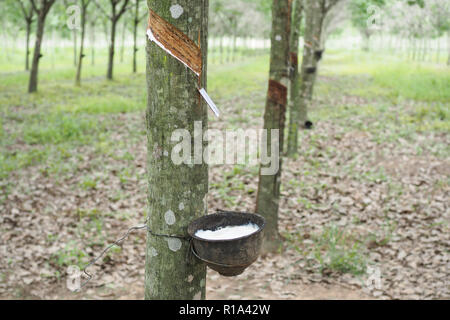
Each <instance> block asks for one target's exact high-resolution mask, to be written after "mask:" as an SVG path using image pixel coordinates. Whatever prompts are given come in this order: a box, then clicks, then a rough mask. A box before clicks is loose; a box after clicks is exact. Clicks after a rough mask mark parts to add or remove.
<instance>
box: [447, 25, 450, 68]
mask: <svg viewBox="0 0 450 320" xmlns="http://www.w3.org/2000/svg"><path fill="white" fill-rule="evenodd" d="M447 51H448V56H447V65H448V66H450V31H447Z"/></svg>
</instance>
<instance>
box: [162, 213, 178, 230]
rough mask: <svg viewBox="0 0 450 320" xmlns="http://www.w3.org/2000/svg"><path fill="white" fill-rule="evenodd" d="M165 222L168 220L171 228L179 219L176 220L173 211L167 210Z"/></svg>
mask: <svg viewBox="0 0 450 320" xmlns="http://www.w3.org/2000/svg"><path fill="white" fill-rule="evenodd" d="M164 220H166V223H167V224H168V225H169V226H171V225H173V224H174V223H175V221H176V220H177V219H176V218H175V214H174V213H173V211H172V210H167V212H166V213H165V214H164Z"/></svg>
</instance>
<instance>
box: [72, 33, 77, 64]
mask: <svg viewBox="0 0 450 320" xmlns="http://www.w3.org/2000/svg"><path fill="white" fill-rule="evenodd" d="M72 32H73V65H74V66H75V67H76V66H77V46H78V44H77V42H78V41H77V29H76V28H74V29H73V31H72Z"/></svg>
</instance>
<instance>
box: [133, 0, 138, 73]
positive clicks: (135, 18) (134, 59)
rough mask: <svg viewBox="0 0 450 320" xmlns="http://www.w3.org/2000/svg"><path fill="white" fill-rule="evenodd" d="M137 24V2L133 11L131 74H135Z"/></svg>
mask: <svg viewBox="0 0 450 320" xmlns="http://www.w3.org/2000/svg"><path fill="white" fill-rule="evenodd" d="M138 24H139V1H137V0H136V2H135V10H134V24H133V73H136V72H137V61H136V55H137V51H138V48H137V27H138Z"/></svg>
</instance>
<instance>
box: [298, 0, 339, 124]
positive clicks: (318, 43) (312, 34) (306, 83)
mask: <svg viewBox="0 0 450 320" xmlns="http://www.w3.org/2000/svg"><path fill="white" fill-rule="evenodd" d="M305 2H306V3H305V7H306V20H305V36H304V47H303V60H302V66H301V71H300V79H301V84H300V99H299V101H300V115H299V119H300V124H301V126H303V127H304V128H310V127H311V126H312V123H311V121H309V120H308V106H309V104H310V102H311V99H312V95H313V89H314V84H315V81H316V77H317V69H318V63H319V60H320V59H321V58H322V55H323V52H324V47H322V40H321V38H322V27H323V22H324V19H325V17H326V15H327V13H328V12H329V11H330V10H331V8H332V7H333V6H335V5H336V4H337V3H338V2H339V0H305Z"/></svg>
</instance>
